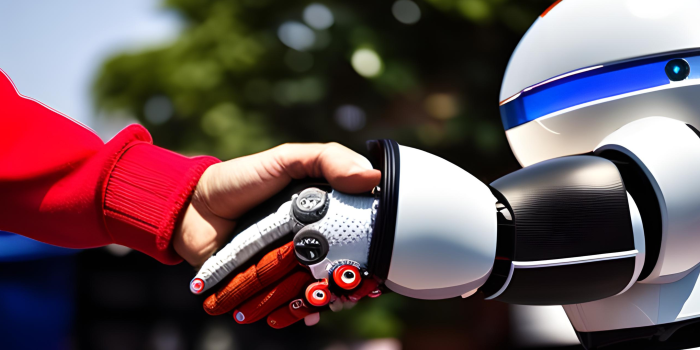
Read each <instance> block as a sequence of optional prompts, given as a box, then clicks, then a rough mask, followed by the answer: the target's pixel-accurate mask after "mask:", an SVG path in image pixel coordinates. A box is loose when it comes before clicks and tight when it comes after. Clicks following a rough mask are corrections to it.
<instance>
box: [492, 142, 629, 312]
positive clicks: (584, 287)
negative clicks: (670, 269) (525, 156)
mask: <svg viewBox="0 0 700 350" xmlns="http://www.w3.org/2000/svg"><path fill="white" fill-rule="evenodd" d="M491 187H492V190H493V192H494V194H495V195H496V197H497V198H498V199H499V202H500V203H501V204H502V205H503V206H505V208H507V210H508V212H507V213H505V215H503V214H504V212H503V211H501V215H500V216H499V237H498V246H499V248H498V251H497V261H496V264H495V265H494V266H495V267H494V271H493V274H492V275H493V278H491V279H490V280H489V281H488V282H487V284H486V285H485V286H484V288H483V290H484V293H485V294H486V295H490V296H491V297H495V299H497V300H501V301H505V302H509V303H517V304H531V305H561V304H572V303H581V302H587V301H592V300H597V299H601V298H605V297H608V296H612V295H615V294H617V293H619V292H620V291H622V290H623V289H624V288H625V287H626V286H627V285H628V283H629V282H630V280H631V278H632V276H633V273H634V267H635V258H634V252H635V247H634V235H633V231H632V223H631V218H630V211H629V205H628V199H627V192H626V191H625V186H624V184H623V182H622V178H621V176H620V173H619V171H618V169H617V168H616V166H615V165H614V164H613V163H612V162H611V161H609V160H606V159H603V158H599V157H595V156H571V157H563V158H557V159H552V160H548V161H544V162H541V163H538V164H535V165H532V166H529V167H527V168H524V169H521V170H519V171H516V172H514V173H512V174H509V175H506V176H504V177H502V178H500V179H498V180H496V181H494V182H493V183H492V184H491ZM506 216H510V219H511V220H507V218H506ZM562 259H565V260H562ZM506 269H507V270H508V271H506Z"/></svg>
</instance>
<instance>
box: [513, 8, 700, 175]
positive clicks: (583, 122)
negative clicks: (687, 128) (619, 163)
mask: <svg viewBox="0 0 700 350" xmlns="http://www.w3.org/2000/svg"><path fill="white" fill-rule="evenodd" d="M698 10H700V2H699V1H694V0H689V1H686V0H674V1H647V0H629V1H623V0H615V1H609V0H585V1H581V0H566V1H562V2H560V3H558V4H557V5H556V6H555V7H553V8H551V9H550V10H549V11H547V12H546V14H545V15H543V16H541V17H540V18H538V20H537V21H536V22H535V23H534V24H533V25H532V27H531V28H530V30H529V31H528V32H527V33H526V34H525V36H524V37H523V38H522V40H521V41H520V43H519V45H518V47H517V48H516V50H515V52H514V53H513V55H512V57H511V59H510V62H509V64H508V68H507V69H506V73H505V76H504V79H503V84H502V87H501V95H500V101H501V115H502V118H503V119H504V126H505V128H506V135H507V137H508V141H509V143H510V145H511V149H512V150H513V153H514V154H515V156H516V158H517V159H518V161H519V162H520V164H521V165H523V166H528V165H531V164H534V163H537V162H540V161H543V160H546V159H551V158H556V157H561V156H565V155H572V154H581V153H587V152H591V151H592V150H593V149H594V148H595V146H596V145H598V143H599V142H600V141H601V140H602V139H603V138H604V137H605V136H607V135H609V134H610V133H612V132H613V131H615V130H616V129H618V128H620V127H622V126H623V125H625V124H627V123H629V122H631V121H634V120H636V119H641V118H646V117H650V116H655V115H662V116H665V117H669V118H673V119H678V120H681V121H684V122H686V123H691V124H697V123H700V115H699V114H698V113H696V112H695V111H697V110H698V108H699V107H700V102H699V101H698V99H697V98H695V96H697V94H698V92H700V88H699V87H698V86H697V85H698V84H699V83H700V79H698V78H700V58H699V57H698V52H697V49H698V48H700V22H699V21H697V18H696V17H695V14H696V13H698ZM671 58H682V59H685V60H686V61H687V62H688V63H689V64H690V66H691V69H690V74H689V76H688V77H687V79H685V80H683V81H678V82H673V81H669V80H668V79H665V74H664V64H665V63H666V62H667V61H668V60H669V59H671Z"/></svg>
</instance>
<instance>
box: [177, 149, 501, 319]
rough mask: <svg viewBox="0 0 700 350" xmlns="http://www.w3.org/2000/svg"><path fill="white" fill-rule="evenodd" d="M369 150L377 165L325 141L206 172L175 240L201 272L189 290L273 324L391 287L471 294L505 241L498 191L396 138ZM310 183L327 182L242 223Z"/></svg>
mask: <svg viewBox="0 0 700 350" xmlns="http://www.w3.org/2000/svg"><path fill="white" fill-rule="evenodd" d="M369 147H370V152H371V154H372V156H373V158H374V164H375V166H376V167H377V168H379V170H377V169H373V167H372V166H371V164H370V162H369V161H367V159H365V158H364V157H362V156H360V155H358V154H356V153H354V152H352V151H350V150H348V149H347V148H344V147H342V146H340V145H337V144H327V145H284V146H280V147H278V148H275V149H272V150H270V151H266V152H263V153H260V154H256V155H252V156H248V157H243V158H239V159H234V160H231V161H229V162H225V163H221V164H217V165H214V166H211V167H210V168H209V169H208V170H207V171H206V172H205V173H204V175H203V176H202V178H201V180H200V183H199V185H198V186H197V188H196V190H195V193H194V196H193V200H192V203H191V204H190V207H189V208H188V209H187V212H186V214H185V217H184V219H183V221H182V225H181V227H180V228H179V231H178V233H179V235H178V236H176V237H175V240H174V242H173V243H174V247H175V249H176V251H178V253H179V254H180V255H181V256H183V258H185V259H186V260H187V261H188V262H190V263H191V264H193V265H195V266H201V268H200V269H199V271H198V273H197V275H196V276H195V277H194V278H193V279H192V281H191V282H190V291H191V292H192V293H194V294H198V295H207V293H209V295H208V296H207V297H206V299H205V301H204V310H205V311H206V312H207V313H209V314H210V315H221V314H225V313H229V312H232V313H233V317H234V319H235V320H236V322H238V323H240V324H248V323H253V322H256V321H259V320H261V319H263V318H266V320H267V324H268V325H270V326H271V327H273V328H284V327H287V326H289V325H291V324H293V323H295V322H298V321H300V320H302V319H304V320H305V323H306V324H307V325H313V324H315V323H317V322H318V320H319V312H320V311H322V310H324V309H331V310H333V311H340V310H342V309H343V307H344V305H345V306H347V305H352V304H354V303H356V302H357V301H359V300H360V299H362V298H364V297H370V298H375V297H378V296H380V295H381V294H382V292H384V291H385V290H386V289H387V288H388V289H390V290H392V291H394V292H397V293H399V294H403V295H406V296H410V297H415V298H421V299H442V298H448V297H455V296H459V295H463V296H465V297H466V296H469V295H471V294H473V293H474V292H475V291H476V289H477V288H478V287H480V286H481V285H482V284H483V283H484V282H485V280H486V278H488V275H489V272H490V269H491V265H492V262H493V259H494V254H495V245H496V241H495V236H493V235H490V234H489V233H490V232H493V231H494V229H495V226H496V215H495V214H494V213H495V202H496V200H495V198H494V197H493V195H492V194H491V192H490V190H489V189H488V187H487V186H485V185H484V184H482V183H481V182H479V181H478V180H476V179H475V178H473V177H472V176H471V175H469V174H468V173H466V172H464V171H463V170H461V169H459V168H458V167H456V166H454V165H453V164H451V163H448V162H446V161H444V160H442V159H440V158H438V157H435V156H432V155H430V154H427V153H425V152H422V151H419V150H415V149H412V148H408V147H404V146H399V145H398V144H396V142H394V141H391V140H379V141H372V142H370V143H369ZM307 177H308V178H325V180H326V181H327V182H328V184H321V185H319V184H314V185H313V186H306V187H302V188H301V189H299V188H297V190H295V191H294V192H295V193H294V194H293V195H291V198H290V197H287V198H286V199H287V201H286V202H284V203H283V204H281V205H279V203H277V204H276V209H277V210H276V211H273V210H270V211H271V213H267V214H268V215H266V216H264V217H262V219H260V220H259V221H257V222H245V221H246V220H244V219H242V217H243V214H244V213H246V212H248V211H249V210H250V209H252V208H253V207H256V206H259V205H260V204H261V203H263V202H265V201H267V200H268V199H269V198H270V197H272V196H273V195H275V194H276V193H278V192H280V191H281V190H282V189H283V188H285V187H286V186H287V185H288V184H289V183H290V182H291V181H292V180H295V179H297V180H299V179H303V178H307ZM400 188H401V189H402V190H401V191H399V189H400ZM399 192H400V195H399ZM277 197H279V195H278V196H277ZM268 204H269V203H268ZM248 216H250V214H248V215H246V217H248ZM248 221H250V220H248ZM235 225H241V227H235V228H234V226H235ZM234 229H235V232H237V234H236V235H235V236H234V237H233V239H232V240H231V241H230V243H228V244H226V245H225V246H224V244H223V243H224V242H222V241H225V240H226V239H228V235H229V234H230V232H231V231H233V230H234ZM221 246H223V248H221V249H220V250H218V252H216V253H215V254H214V251H215V250H216V249H217V247H221ZM261 255H262V257H260V256H261Z"/></svg>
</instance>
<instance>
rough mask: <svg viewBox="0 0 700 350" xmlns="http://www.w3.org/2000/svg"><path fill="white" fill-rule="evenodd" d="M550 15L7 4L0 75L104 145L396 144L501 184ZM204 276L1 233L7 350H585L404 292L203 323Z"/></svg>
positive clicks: (374, 5) (240, 0) (568, 338)
mask: <svg viewBox="0 0 700 350" xmlns="http://www.w3.org/2000/svg"><path fill="white" fill-rule="evenodd" d="M552 2H553V1H552V0H517V1H516V0H398V1H395V0H391V1H384V0H352V1H350V0H327V1H312V0H309V1H300V0H287V1H271V0H166V1H160V0H121V1H113V2H103V1H99V2H98V1H89V0H64V1H60V2H57V1H51V0H25V1H9V0H2V1H0V69H2V70H4V71H5V72H6V73H7V74H8V75H9V76H10V77H11V78H12V79H13V81H14V82H15V84H16V86H17V88H18V90H19V91H20V92H21V93H22V94H24V95H26V96H30V97H33V98H35V99H37V100H40V101H42V102H44V103H46V104H47V105H49V106H51V107H53V108H55V109H57V110H59V111H61V112H63V113H65V114H67V115H70V116H72V117H73V118H75V119H78V120H80V121H82V122H83V123H86V124H88V125H89V126H91V127H92V128H93V129H95V130H96V131H97V132H98V133H99V134H100V135H101V137H102V138H103V139H104V140H108V139H109V138H111V137H112V136H113V135H114V134H116V133H117V132H118V131H119V130H120V129H121V128H122V127H124V126H126V125H128V124H129V123H134V122H136V123H141V124H143V125H144V126H146V127H147V128H148V129H149V130H150V131H151V133H152V135H153V137H154V139H155V143H156V144H157V145H159V146H162V147H165V148H169V149H173V150H175V151H178V152H182V153H185V154H191V155H195V154H211V155H214V156H217V157H219V158H221V159H229V158H232V157H237V156H241V155H246V154H250V153H253V152H258V151H261V150H264V149H266V148H270V147H272V146H275V145H277V144H280V143H284V142H328V141H336V142H340V143H343V144H345V145H347V146H349V147H351V148H353V149H355V150H357V151H359V152H364V147H365V146H364V143H365V141H366V140H368V139H374V138H392V139H395V140H397V141H398V142H399V143H401V144H403V145H407V146H412V147H417V148H420V149H424V150H426V151H429V152H431V153H434V154H437V155H439V156H441V157H443V158H446V159H448V160H450V161H451V162H453V163H456V164H457V165H459V166H461V167H462V168H464V169H466V170H468V171H469V172H470V173H472V174H474V175H475V176H476V177H478V178H479V179H481V180H482V181H484V182H486V183H488V182H491V181H493V180H495V179H496V178H498V177H500V176H502V175H504V174H506V173H508V172H511V171H514V170H516V169H518V168H519V165H518V164H517V162H516V160H515V158H514V157H513V155H512V154H511V152H510V149H509V147H508V143H507V140H506V138H505V134H504V132H503V128H502V126H501V122H500V116H499V112H498V108H497V104H498V92H499V88H500V82H501V78H502V76H503V73H504V71H505V67H506V64H507V62H508V59H509V57H510V54H511V52H512V51H513V50H514V48H515V46H516V45H517V43H518V41H519V39H520V38H521V37H522V35H523V34H524V33H525V31H526V30H527V29H528V27H529V26H530V24H531V23H532V22H533V21H535V19H536V18H537V17H538V15H539V14H540V13H542V12H543V11H544V10H545V9H546V8H547V7H549V6H550V5H551V4H552ZM193 274H194V271H193V270H192V268H191V267H188V266H186V265H185V264H181V265H178V266H176V267H168V266H161V265H159V264H158V263H157V262H156V261H155V260H153V259H151V258H148V257H146V256H144V255H141V254H139V253H134V252H131V251H130V250H129V249H127V248H124V247H120V246H110V247H107V248H103V249H94V250H89V251H82V252H77V251H73V250H66V249H59V248H55V247H50V246H46V245H43V244H40V243H37V242H34V241H31V240H28V239H25V238H23V237H19V236H16V235H13V234H9V233H0V338H1V339H2V341H3V343H2V346H0V348H7V349H107V350H109V349H157V350H171V349H172V350H180V349H203V350H224V349H247V350H248V349H250V350H255V349H266V350H267V349H271V350H274V349H321V350H398V349H407V350H410V349H448V350H449V349H518V348H562V349H563V348H571V349H578V348H580V347H579V346H577V345H575V344H577V341H576V337H575V334H574V332H573V330H572V328H571V326H570V324H569V322H568V320H567V319H566V318H565V316H564V314H563V311H562V310H561V308H560V307H513V306H508V305H506V304H502V303H499V302H486V301H484V300H482V299H483V296H481V295H476V296H474V297H471V298H469V299H466V300H461V299H453V300H443V301H429V302H428V301H419V300H411V299H408V298H405V297H401V296H398V295H395V294H388V295H384V296H382V297H381V298H378V299H374V300H368V301H363V302H362V303H360V304H358V305H357V306H356V307H355V308H353V309H352V310H349V311H348V310H346V311H342V312H340V313H335V314H334V313H330V312H327V313H324V314H322V316H321V322H320V324H319V325H317V326H315V327H305V326H304V325H303V324H301V325H295V326H293V327H290V328H288V329H285V330H282V331H275V330H272V329H269V328H268V327H267V326H266V325H265V324H264V323H261V324H255V325H249V326H239V325H237V324H236V323H235V322H234V321H233V319H232V318H231V317H230V315H225V316H220V317H210V316H207V315H206V314H205V313H204V312H203V311H202V308H201V301H202V300H201V299H198V298H196V297H194V296H192V295H191V294H190V293H189V291H188V289H187V287H188V282H189V280H190V278H191V277H192V276H193Z"/></svg>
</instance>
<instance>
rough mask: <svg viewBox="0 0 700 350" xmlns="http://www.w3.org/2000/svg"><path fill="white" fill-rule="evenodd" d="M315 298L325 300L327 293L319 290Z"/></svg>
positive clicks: (314, 295) (315, 293)
mask: <svg viewBox="0 0 700 350" xmlns="http://www.w3.org/2000/svg"><path fill="white" fill-rule="evenodd" d="M313 297H314V299H316V300H323V299H325V298H326V292H324V291H322V290H317V291H315V292H314V294H313Z"/></svg>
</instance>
